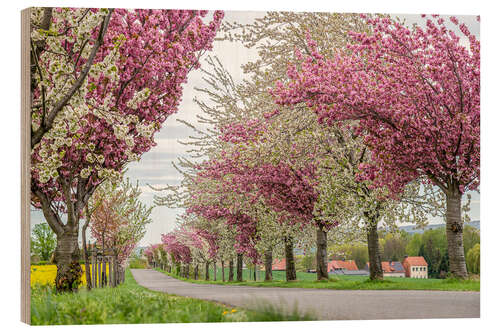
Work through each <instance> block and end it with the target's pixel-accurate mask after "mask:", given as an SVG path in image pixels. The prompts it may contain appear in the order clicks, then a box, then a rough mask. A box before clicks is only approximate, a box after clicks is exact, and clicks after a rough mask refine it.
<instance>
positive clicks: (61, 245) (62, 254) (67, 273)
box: [55, 230, 83, 292]
mask: <svg viewBox="0 0 500 333" xmlns="http://www.w3.org/2000/svg"><path fill="white" fill-rule="evenodd" d="M79 260H80V249H79V248H78V230H77V231H73V232H71V231H65V232H64V233H63V234H62V235H58V236H57V246H56V250H55V262H56V265H57V275H56V281H55V285H56V290H57V291H58V292H67V291H73V292H76V291H77V290H78V285H79V284H80V282H81V277H82V273H83V272H82V268H81V266H80V263H79Z"/></svg>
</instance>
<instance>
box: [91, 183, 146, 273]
mask: <svg viewBox="0 0 500 333" xmlns="http://www.w3.org/2000/svg"><path fill="white" fill-rule="evenodd" d="M140 195H141V191H140V189H139V185H138V184H136V185H135V186H134V185H132V184H131V183H130V181H129V180H128V179H127V180H126V181H124V182H122V183H120V184H111V183H109V184H102V185H101V186H100V187H99V188H98V189H97V191H96V192H94V196H93V198H92V202H91V203H90V205H92V204H93V201H94V200H95V201H97V202H98V206H97V207H96V208H95V209H94V210H93V212H92V215H91V217H90V232H91V235H92V237H93V238H94V239H95V241H96V245H97V246H100V247H101V248H103V249H104V248H114V249H115V250H116V251H117V259H118V263H119V264H120V265H122V266H123V264H124V263H125V261H126V260H127V258H128V257H129V256H130V254H131V252H132V250H133V249H134V248H135V247H136V245H137V244H138V242H139V241H140V240H141V239H142V237H143V236H144V234H145V232H146V225H147V224H149V223H151V222H152V220H151V218H150V216H151V211H152V209H153V207H147V206H146V205H144V204H143V203H142V202H141V201H140V199H139V196H140Z"/></svg>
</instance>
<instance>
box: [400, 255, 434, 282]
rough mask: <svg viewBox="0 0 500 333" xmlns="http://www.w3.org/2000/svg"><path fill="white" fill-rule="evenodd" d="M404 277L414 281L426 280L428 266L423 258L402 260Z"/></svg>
mask: <svg viewBox="0 0 500 333" xmlns="http://www.w3.org/2000/svg"><path fill="white" fill-rule="evenodd" d="M403 267H404V269H405V276H406V277H410V278H416V279H427V278H428V265H427V261H425V259H424V257H408V256H405V259H404V260H403Z"/></svg>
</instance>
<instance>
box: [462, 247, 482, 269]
mask: <svg viewBox="0 0 500 333" xmlns="http://www.w3.org/2000/svg"><path fill="white" fill-rule="evenodd" d="M480 252H481V246H480V244H479V243H476V244H475V245H474V246H473V247H472V249H470V250H469V251H467V255H466V256H465V262H466V263H467V270H468V271H469V273H474V274H479V273H480V271H481V270H480V268H481V253H480Z"/></svg>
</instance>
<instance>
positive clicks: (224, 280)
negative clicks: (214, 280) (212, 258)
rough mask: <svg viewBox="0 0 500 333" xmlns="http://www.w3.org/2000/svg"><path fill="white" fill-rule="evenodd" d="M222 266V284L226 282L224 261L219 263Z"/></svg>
mask: <svg viewBox="0 0 500 333" xmlns="http://www.w3.org/2000/svg"><path fill="white" fill-rule="evenodd" d="M220 262H221V264H222V282H226V277H225V276H224V260H221V261H220Z"/></svg>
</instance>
